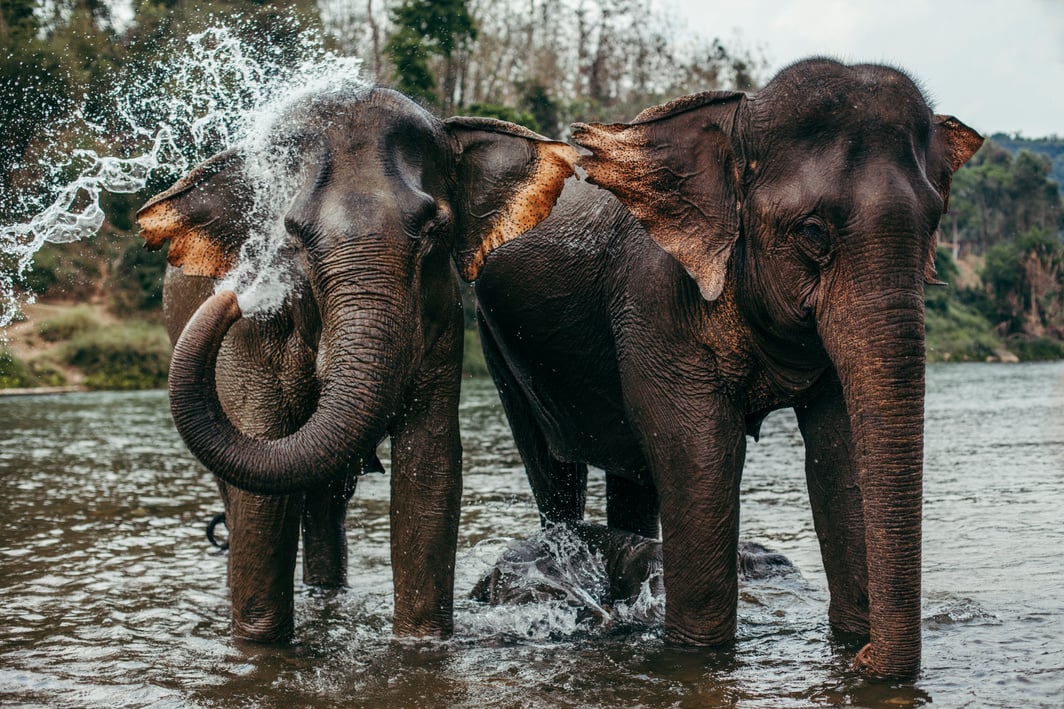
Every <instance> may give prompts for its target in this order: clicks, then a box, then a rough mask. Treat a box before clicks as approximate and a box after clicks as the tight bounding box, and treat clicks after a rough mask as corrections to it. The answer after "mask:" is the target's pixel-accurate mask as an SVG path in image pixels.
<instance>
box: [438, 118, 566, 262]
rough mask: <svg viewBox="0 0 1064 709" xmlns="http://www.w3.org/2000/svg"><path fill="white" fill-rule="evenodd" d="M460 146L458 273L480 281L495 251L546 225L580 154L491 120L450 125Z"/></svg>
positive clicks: (457, 169) (458, 121)
mask: <svg viewBox="0 0 1064 709" xmlns="http://www.w3.org/2000/svg"><path fill="white" fill-rule="evenodd" d="M444 125H445V126H446V129H447V131H448V132H449V133H450V135H451V137H452V139H453V140H454V142H455V155H456V156H457V157H456V162H455V172H456V174H455V185H456V187H455V190H456V195H455V199H454V203H455V206H456V208H457V209H456V214H455V238H454V245H453V247H452V251H453V255H454V260H455V263H456V264H457V265H458V271H459V273H461V274H462V277H463V278H464V279H465V280H467V281H474V280H476V278H477V276H478V275H480V269H481V268H482V267H483V266H484V260H485V258H487V255H488V254H489V253H491V251H492V250H493V249H496V248H498V247H500V246H502V245H503V244H505V243H506V242H508V241H510V240H511V239H514V238H516V237H518V236H520V235H521V234H523V233H525V232H526V231H528V230H529V229H531V228H532V227H534V226H535V225H536V224H539V223H540V222H541V221H543V220H544V219H546V217H547V215H548V214H550V212H551V209H553V208H554V203H555V202H556V201H557V200H558V195H560V194H561V191H562V187H563V186H564V184H565V180H566V178H568V177H569V176H570V175H572V174H573V173H574V168H573V165H574V164H575V163H576V159H577V152H576V149H575V148H573V147H572V146H571V145H566V144H565V143H560V142H558V141H556V140H550V139H548V138H544V137H543V136H541V135H539V134H537V133H533V132H532V131H530V130H528V129H526V128H522V127H521V126H517V125H514V124H512V123H507V122H505V121H498V120H494V119H491V118H464V117H457V118H451V119H448V120H447V121H445V123H444Z"/></svg>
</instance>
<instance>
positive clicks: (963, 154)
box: [933, 115, 983, 214]
mask: <svg viewBox="0 0 1064 709" xmlns="http://www.w3.org/2000/svg"><path fill="white" fill-rule="evenodd" d="M933 145H934V149H935V150H936V151H938V152H939V153H940V155H941V158H940V159H941V168H940V170H939V175H938V176H937V179H934V184H935V186H936V187H937V188H938V192H939V194H940V195H942V213H943V214H945V213H946V211H947V209H948V207H949V189H950V186H951V185H952V183H953V173H955V172H956V171H957V170H959V169H960V167H961V165H963V164H964V163H966V162H968V160H969V159H970V158H971V157H972V156H973V155H975V153H976V151H978V150H979V148H980V147H982V145H983V136H981V135H979V134H978V133H976V132H975V131H974V130H973V129H971V128H969V127H968V126H966V125H964V124H963V123H961V122H960V121H959V120H957V119H956V118H954V117H953V116H942V115H936V116H935V138H934V143H933Z"/></svg>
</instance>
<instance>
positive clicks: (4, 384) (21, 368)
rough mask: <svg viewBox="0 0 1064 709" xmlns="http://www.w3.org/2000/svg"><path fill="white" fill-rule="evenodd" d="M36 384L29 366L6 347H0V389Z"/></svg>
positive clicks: (19, 387) (33, 385)
mask: <svg viewBox="0 0 1064 709" xmlns="http://www.w3.org/2000/svg"><path fill="white" fill-rule="evenodd" d="M35 386H38V382H37V378H36V377H34V376H33V372H32V371H30V368H29V366H28V365H27V364H26V363H25V362H23V361H22V360H21V359H19V358H18V357H16V356H15V355H13V354H11V352H9V351H8V349H7V348H6V347H0V389H22V388H24V387H35Z"/></svg>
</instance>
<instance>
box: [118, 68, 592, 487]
mask: <svg viewBox="0 0 1064 709" xmlns="http://www.w3.org/2000/svg"><path fill="white" fill-rule="evenodd" d="M265 152H266V154H267V155H268V154H270V153H271V152H273V153H275V154H276V155H277V156H280V158H281V159H272V160H267V161H266V164H267V165H268V166H272V167H270V169H275V170H278V171H281V172H285V174H286V175H287V176H288V177H287V178H286V180H287V183H288V184H290V185H291V186H292V189H290V190H289V194H283V190H282V194H278V193H276V192H271V191H269V190H266V191H265V192H264V191H263V190H262V189H259V188H258V187H257V181H261V180H263V179H266V180H267V181H268V182H271V183H273V182H276V180H274V179H273V178H274V177H275V176H271V175H266V176H263V175H261V174H258V175H256V174H255V171H254V170H253V169H251V168H250V167H249V165H250V163H251V161H252V157H249V152H248V151H247V150H243V149H236V150H231V151H228V152H224V153H221V154H219V155H216V156H214V157H213V158H211V159H209V160H208V161H206V162H205V163H204V164H203V165H201V166H200V167H198V168H196V169H195V170H194V171H192V172H191V173H190V174H189V175H188V176H186V177H185V178H183V179H182V180H180V181H179V182H178V183H176V184H175V185H174V186H173V187H172V188H171V189H169V190H167V191H166V192H163V193H162V194H160V195H158V196H156V197H155V198H154V199H152V200H151V201H150V202H149V203H148V204H147V205H145V207H144V208H143V209H142V210H141V211H140V213H139V215H138V220H139V223H140V225H141V230H142V235H143V236H144V238H145V239H146V241H147V244H148V246H149V248H158V247H160V246H161V245H162V244H163V243H164V242H165V241H167V240H169V241H170V242H171V246H170V251H169V261H170V263H171V264H172V265H174V266H180V267H182V268H183V269H184V272H185V273H186V274H188V275H203V276H211V277H214V278H221V277H223V276H224V275H226V274H227V273H229V272H230V270H231V269H232V268H233V267H234V265H235V264H236V263H237V262H238V260H239V257H240V254H241V250H242V248H245V247H246V244H245V242H246V240H247V238H248V234H249V233H250V232H253V231H262V230H263V229H268V228H269V225H264V224H262V223H260V222H261V221H262V220H263V218H264V217H263V216H262V215H263V214H264V213H266V212H269V211H270V209H271V208H272V209H273V211H275V212H276V211H277V210H276V204H270V202H271V201H272V202H276V201H277V200H282V209H281V211H282V212H283V231H282V232H281V238H282V240H283V241H284V248H285V249H286V252H285V253H287V254H289V255H290V256H291V259H290V261H292V262H294V263H292V264H289V266H288V267H290V268H294V269H295V270H296V271H297V272H299V273H301V274H302V275H301V276H298V277H300V278H302V279H303V281H304V282H305V285H306V291H307V292H309V293H310V294H311V295H312V296H313V299H314V300H315V301H316V303H317V306H318V310H319V311H320V314H321V320H322V323H321V333H320V341H319V342H317V343H316V347H317V350H318V360H317V378H318V380H319V383H320V393H319V395H318V397H317V408H316V410H314V411H313V413H311V414H310V416H309V418H308V419H307V421H306V422H305V424H304V425H303V426H302V427H301V428H299V429H298V430H296V431H294V432H293V433H291V434H290V435H287V436H284V437H281V438H277V439H271V440H264V439H257V438H254V437H251V436H248V435H245V434H244V433H243V432H241V431H240V430H239V429H238V428H237V427H236V426H234V425H233V424H232V423H231V422H230V421H229V419H228V418H227V416H226V414H225V412H224V411H223V409H222V406H221V405H220V403H219V400H218V397H217V395H216V393H215V390H214V380H213V376H214V374H213V372H214V362H215V358H216V357H217V354H218V350H219V347H220V346H221V342H222V340H223V338H224V336H225V334H226V332H227V330H228V329H229V327H230V326H231V325H232V324H233V323H234V322H235V321H236V320H237V319H239V318H240V317H241V306H240V305H239V304H238V302H237V298H236V297H235V296H234V294H233V293H229V292H221V293H219V294H217V295H215V296H214V297H213V298H211V299H209V300H208V301H206V302H205V303H204V304H203V306H202V307H201V309H200V310H199V311H198V312H197V314H196V315H195V316H193V318H192V320H191V321H189V323H188V325H187V327H186V328H185V331H184V334H183V335H182V337H181V339H180V341H179V342H178V343H177V346H176V347H175V352H174V360H173V364H172V367H171V377H170V387H171V407H172V410H173V413H174V420H175V422H176V425H177V428H178V430H179V432H180V433H181V436H182V437H183V438H184V440H185V442H186V443H187V445H188V447H189V449H190V450H191V451H192V453H193V454H194V455H195V456H196V457H197V458H198V459H199V460H200V461H201V462H202V463H203V464H204V465H205V466H206V467H207V468H208V469H210V470H211V471H212V472H214V473H215V474H216V475H218V476H219V477H220V478H222V479H223V480H225V481H226V482H229V483H231V484H234V485H236V486H238V487H241V488H244V489H246V490H249V491H251V492H256V493H260V494H279V493H284V492H290V491H293V490H297V489H302V488H306V487H309V486H311V485H314V484H318V483H323V482H325V481H326V480H327V479H328V478H330V477H331V476H334V475H335V474H336V471H337V470H341V469H343V468H344V465H345V464H346V463H349V462H350V461H352V460H372V456H373V450H374V448H375V446H376V445H377V443H378V442H379V441H380V440H381V438H382V437H383V436H384V435H385V432H386V427H387V426H388V425H389V422H390V421H392V420H393V419H394V418H395V416H396V415H397V413H399V409H400V408H401V406H402V400H403V397H404V395H405V392H406V391H407V390H408V388H409V385H410V382H411V380H412V379H413V378H415V377H417V376H422V377H424V376H428V375H426V374H425V373H424V372H423V371H422V370H423V369H424V362H425V361H426V356H427V355H426V353H427V352H428V351H429V350H430V349H431V348H432V347H433V343H434V342H436V341H438V340H440V339H441V338H442V337H443V332H444V330H445V329H446V327H449V326H451V325H453V324H454V323H455V322H456V320H457V317H458V315H457V313H458V308H459V305H458V301H457V295H456V294H457V290H456V284H455V281H454V279H453V276H452V266H451V264H452V262H453V263H454V264H456V265H457V267H458V271H459V272H460V273H461V275H462V276H463V277H464V278H466V279H467V280H472V279H474V278H475V277H476V275H477V273H478V271H479V269H480V268H481V265H482V264H483V262H484V259H485V257H486V256H487V254H488V253H489V252H490V251H491V250H492V249H493V248H495V247H497V246H499V245H501V244H503V243H505V242H506V241H508V240H510V239H512V238H514V237H516V236H518V235H519V234H521V233H522V232H523V231H525V230H527V229H529V228H531V227H532V226H533V225H534V224H536V223H537V222H538V221H539V220H541V219H543V218H544V217H545V216H546V215H547V214H548V213H549V212H550V210H551V208H552V206H553V204H554V201H555V199H556V198H557V195H558V193H559V192H560V191H561V189H562V184H563V182H564V181H565V178H566V177H567V176H569V175H570V174H572V171H573V168H572V164H573V162H574V160H575V157H576V154H575V151H574V150H573V148H571V147H570V146H567V145H564V144H561V143H557V142H554V141H550V140H547V139H545V138H543V137H541V136H539V135H536V134H534V133H532V132H531V131H528V130H526V129H523V128H520V127H518V126H515V125H512V124H509V123H504V122H501V121H495V120H491V119H479V118H452V119H450V120H447V121H440V120H438V119H436V118H435V117H433V116H432V115H430V114H429V113H428V112H426V111H425V110H423V109H421V108H420V107H418V106H417V105H416V104H414V103H413V102H412V101H410V100H409V99H407V98H405V97H404V96H402V95H401V94H398V93H396V92H394V91H390V90H386V89H381V88H370V89H363V90H360V91H357V92H349V93H340V94H337V93H323V94H320V95H315V96H312V97H310V98H308V99H304V100H303V101H301V102H300V103H299V104H297V105H295V106H294V107H292V108H290V109H289V110H288V112H287V113H286V114H285V115H284V116H283V117H282V118H281V120H279V121H278V122H277V123H276V128H275V130H274V132H273V134H272V135H271V136H270V139H269V142H268V143H267V147H266V150H265ZM259 160H260V161H261V151H260V157H259ZM255 169H257V170H260V171H261V166H258V167H256V168H255ZM264 210H265V211H264ZM278 231H280V230H278ZM459 339H460V335H459ZM454 349H456V350H457V352H459V353H460V351H461V350H460V345H457V346H456V348H454ZM437 366H440V365H437ZM447 366H448V367H450V369H448V371H451V369H453V370H454V371H455V372H457V366H458V365H457V364H453V365H452V364H448V365H447ZM419 367H420V368H421V369H419ZM455 379H456V381H457V376H456V377H455ZM455 386H457V384H455Z"/></svg>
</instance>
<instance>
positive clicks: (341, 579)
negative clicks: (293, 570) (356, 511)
mask: <svg viewBox="0 0 1064 709" xmlns="http://www.w3.org/2000/svg"><path fill="white" fill-rule="evenodd" d="M357 479H358V478H357V477H356V475H355V471H351V472H349V473H348V474H347V475H345V476H344V477H343V478H342V479H340V480H337V481H334V482H332V483H330V484H329V485H327V486H325V487H323V488H318V489H314V490H308V491H307V492H306V493H305V496H304V500H303V583H305V584H307V585H308V586H323V587H327V588H341V587H343V586H346V585H347V527H346V518H347V503H348V502H349V501H350V500H351V496H352V495H353V494H354V492H355V482H356V480H357Z"/></svg>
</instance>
